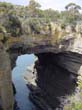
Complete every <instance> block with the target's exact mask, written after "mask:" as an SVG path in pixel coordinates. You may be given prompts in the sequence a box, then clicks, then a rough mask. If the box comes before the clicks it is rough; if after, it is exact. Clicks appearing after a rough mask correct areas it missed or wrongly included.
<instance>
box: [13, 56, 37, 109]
mask: <svg viewBox="0 0 82 110" xmlns="http://www.w3.org/2000/svg"><path fill="white" fill-rule="evenodd" d="M34 59H35V56H34V55H33V54H32V55H22V56H19V57H18V59H17V61H16V67H15V68H14V69H13V71H12V78H13V82H14V84H15V87H16V92H17V93H16V96H15V99H16V101H17V105H18V107H19V110H36V107H35V106H34V105H33V103H32V102H31V101H30V100H29V98H28V96H29V92H30V91H29V89H28V88H27V86H26V84H25V81H24V78H23V77H24V73H25V71H26V68H27V66H29V65H31V64H32V63H33V62H34Z"/></svg>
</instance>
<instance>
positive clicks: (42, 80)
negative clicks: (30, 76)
mask: <svg viewBox="0 0 82 110" xmlns="http://www.w3.org/2000/svg"><path fill="white" fill-rule="evenodd" d="M37 56H38V59H39V60H38V61H36V63H35V68H36V70H37V80H36V82H37V85H38V86H39V87H40V88H41V89H42V91H43V92H44V94H45V95H44V96H45V98H44V99H45V100H46V101H47V103H48V104H49V105H50V106H51V107H52V108H53V110H55V109H57V108H58V110H63V107H64V105H65V104H67V103H68V101H69V100H68V97H67V96H68V95H69V96H71V95H72V94H74V93H76V90H77V76H78V75H77V72H78V70H79V69H80V67H81V65H82V62H81V60H82V56H81V55H80V54H77V53H71V52H64V53H59V54H54V53H42V54H37Z"/></svg>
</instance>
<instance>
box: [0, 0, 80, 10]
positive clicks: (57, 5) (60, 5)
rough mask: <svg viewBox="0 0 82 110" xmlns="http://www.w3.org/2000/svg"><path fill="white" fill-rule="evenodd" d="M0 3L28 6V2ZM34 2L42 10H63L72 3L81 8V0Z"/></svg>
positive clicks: (25, 0) (7, 0) (10, 0)
mask: <svg viewBox="0 0 82 110" xmlns="http://www.w3.org/2000/svg"><path fill="white" fill-rule="evenodd" d="M0 1H6V2H11V3H13V4H18V5H28V3H29V0H0ZM36 1H38V2H39V3H40V4H41V6H42V8H43V9H46V8H53V9H56V10H63V9H64V7H65V6H66V5H67V4H68V3H70V2H74V3H77V4H78V5H80V6H82V0H36Z"/></svg>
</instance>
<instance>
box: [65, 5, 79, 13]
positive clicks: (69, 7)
mask: <svg viewBox="0 0 82 110" xmlns="http://www.w3.org/2000/svg"><path fill="white" fill-rule="evenodd" d="M65 9H66V10H69V11H71V12H72V11H73V12H79V10H81V7H80V6H79V5H77V4H75V3H69V4H68V5H67V6H66V7H65Z"/></svg>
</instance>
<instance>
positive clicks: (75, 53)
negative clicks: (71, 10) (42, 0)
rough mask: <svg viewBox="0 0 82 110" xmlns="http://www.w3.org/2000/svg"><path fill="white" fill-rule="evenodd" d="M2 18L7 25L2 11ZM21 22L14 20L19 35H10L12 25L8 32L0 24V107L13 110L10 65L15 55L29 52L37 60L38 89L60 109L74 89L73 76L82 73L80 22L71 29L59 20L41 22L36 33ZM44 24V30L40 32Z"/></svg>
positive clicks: (74, 81)
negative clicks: (39, 29) (47, 23)
mask: <svg viewBox="0 0 82 110" xmlns="http://www.w3.org/2000/svg"><path fill="white" fill-rule="evenodd" d="M2 18H4V19H3V20H2V19H0V23H1V25H2V27H3V26H4V24H5V23H6V20H7V21H8V24H6V26H10V24H9V21H11V20H12V17H11V16H6V15H5V16H3V17H2ZM13 19H15V20H18V19H16V18H13ZM2 21H3V22H2ZM21 22H22V21H21ZM15 23H16V21H15ZM25 24H26V25H27V26H26V27H24V26H25ZM25 24H23V22H22V23H21V25H20V22H17V23H16V25H17V27H16V28H17V29H18V30H19V33H20V35H19V36H12V31H13V29H16V28H15V27H12V29H11V31H10V33H8V32H7V29H8V27H7V28H6V27H5V30H4V28H1V31H0V58H1V60H0V75H1V76H0V81H2V82H3V81H4V83H1V86H0V87H1V88H0V90H1V92H2V91H5V92H3V93H1V96H2V100H3V106H4V110H13V97H12V86H11V85H12V82H11V68H12V69H13V67H14V66H15V62H16V59H17V57H18V56H19V55H21V54H31V53H33V54H36V55H37V56H38V62H37V63H35V68H36V70H37V79H36V82H37V85H38V86H39V87H40V88H41V89H42V91H43V93H44V96H45V100H46V102H47V103H48V104H49V106H51V108H52V110H54V109H56V108H58V110H62V109H63V106H64V105H65V103H67V101H68V100H67V99H68V98H67V96H68V95H72V94H74V93H75V91H76V87H77V84H76V83H77V77H78V76H81V75H82V33H81V27H82V26H81V25H78V24H76V25H75V28H74V29H73V30H74V31H73V30H72V29H71V26H69V27H70V29H69V28H68V27H65V28H64V29H62V27H61V24H57V23H50V26H51V30H49V28H48V29H47V27H46V26H44V25H43V28H42V30H41V32H39V33H37V32H36V31H35V30H32V29H31V27H30V31H31V32H32V33H31V34H28V33H27V32H26V30H27V29H28V23H27V22H26V21H25ZM9 28H11V27H9ZM44 28H45V29H46V32H43V29H44ZM15 31H16V30H15ZM21 31H22V32H23V33H21ZM10 63H11V65H10ZM6 82H8V84H6ZM7 96H8V97H11V98H8V97H7ZM6 99H7V103H6V102H5V100H6ZM10 99H11V100H10ZM9 107H11V108H9Z"/></svg>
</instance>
